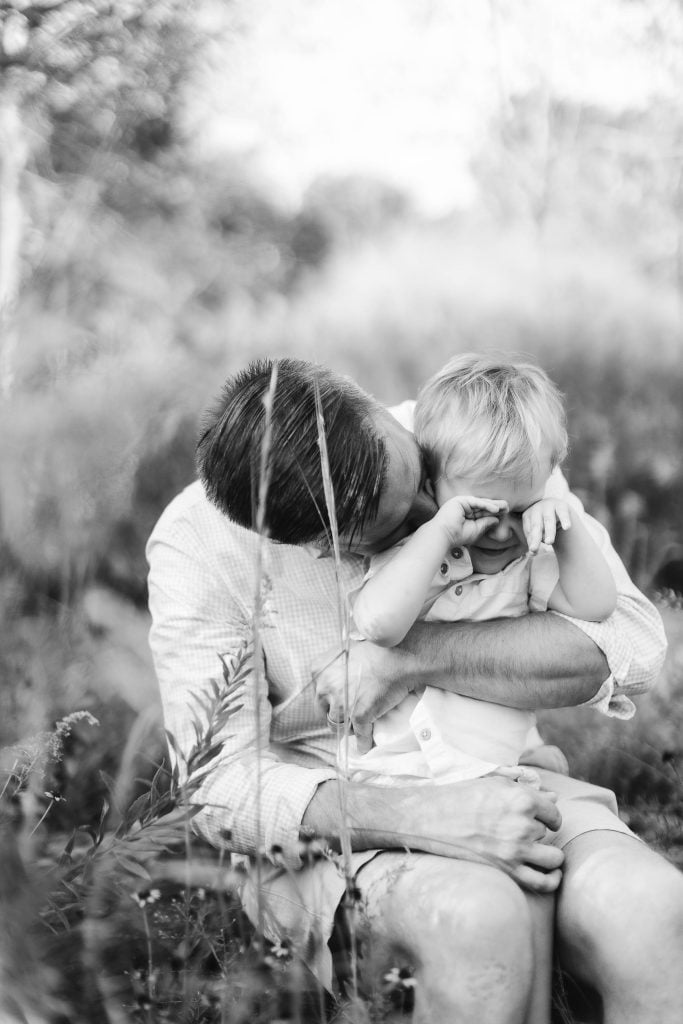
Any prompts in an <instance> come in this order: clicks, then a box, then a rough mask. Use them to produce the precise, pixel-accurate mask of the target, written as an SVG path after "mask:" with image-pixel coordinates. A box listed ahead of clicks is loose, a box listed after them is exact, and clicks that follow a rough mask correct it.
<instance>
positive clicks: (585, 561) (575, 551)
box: [522, 498, 617, 622]
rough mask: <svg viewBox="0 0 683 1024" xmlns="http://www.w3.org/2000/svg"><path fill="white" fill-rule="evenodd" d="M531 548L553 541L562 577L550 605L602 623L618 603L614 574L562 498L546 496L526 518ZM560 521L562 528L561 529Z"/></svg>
mask: <svg viewBox="0 0 683 1024" xmlns="http://www.w3.org/2000/svg"><path fill="white" fill-rule="evenodd" d="M522 522H523V525H524V533H525V535H526V539H527V542H528V544H529V551H531V552H532V554H534V553H535V552H536V551H538V548H539V545H540V544H541V541H543V542H545V543H546V544H552V546H553V548H554V550H555V555H556V556H557V563H558V566H559V569H560V579H559V582H558V584H557V586H556V587H555V589H554V590H553V592H552V594H551V595H550V598H549V600H548V607H549V608H550V609H552V610H553V611H556V612H562V613H563V614H564V615H572V616H574V618H577V619H586V620H588V621H593V622H602V620H603V619H606V618H607V617H608V616H609V615H611V614H612V612H613V611H614V609H615V608H616V605H617V588H616V584H615V582H614V577H613V576H612V573H611V572H610V570H609V567H608V565H607V562H606V561H605V559H604V558H603V556H602V554H601V552H600V549H599V548H598V546H597V544H596V543H595V541H594V540H593V538H592V537H591V535H590V534H589V532H588V530H587V529H586V527H585V525H584V524H583V522H582V520H581V517H580V516H579V515H577V513H576V512H575V511H574V510H573V509H572V508H571V507H570V506H569V505H568V504H567V502H565V501H561V500H560V499H559V498H544V499H543V500H542V501H537V502H536V503H535V504H533V505H531V506H530V507H529V508H528V509H527V510H526V511H525V512H524V515H523V517H522ZM558 523H559V525H560V527H561V529H559V530H558V529H557V524H558Z"/></svg>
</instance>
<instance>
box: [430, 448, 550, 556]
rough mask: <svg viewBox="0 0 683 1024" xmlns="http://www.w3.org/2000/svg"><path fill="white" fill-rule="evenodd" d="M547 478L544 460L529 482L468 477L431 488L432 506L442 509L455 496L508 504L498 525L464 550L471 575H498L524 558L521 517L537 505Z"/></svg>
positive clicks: (439, 482) (443, 479) (548, 470)
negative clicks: (470, 562)
mask: <svg viewBox="0 0 683 1024" xmlns="http://www.w3.org/2000/svg"><path fill="white" fill-rule="evenodd" d="M549 476H550V460H549V459H548V458H544V459H543V460H542V462H541V463H540V465H539V468H538V470H537V471H536V473H535V474H534V476H533V477H532V479H531V480H530V481H529V480H526V481H524V480H517V479H514V478H513V479H510V478H503V477H490V478H489V479H484V480H477V479H474V478H472V477H450V478H449V479H446V478H445V477H440V478H439V480H437V482H436V483H435V485H434V491H435V494H436V503H437V505H439V507H440V506H441V505H443V503H444V502H445V501H448V499H449V498H454V497H456V495H466V494H471V495H475V496H476V497H478V498H501V499H503V500H504V501H507V503H508V511H507V512H504V513H503V515H501V516H500V518H499V520H498V523H497V524H496V525H495V526H492V527H491V528H490V529H489V530H487V531H486V533H485V534H484V535H483V536H482V537H480V538H479V540H478V541H477V543H476V544H472V545H470V546H469V548H468V549H467V550H468V551H469V553H470V557H471V559H472V567H473V569H474V571H475V572H481V573H485V574H486V575H490V574H492V573H496V572H500V571H501V570H502V569H504V568H505V566H506V565H509V564H510V562H514V561H515V559H516V558H519V557H520V556H521V555H524V554H526V552H527V550H528V545H527V542H526V537H525V536H524V529H523V526H522V514H523V513H524V512H525V511H526V509H528V507H529V505H533V504H534V502H536V501H540V499H541V498H542V497H543V495H544V492H545V487H546V484H547V482H548V477H549Z"/></svg>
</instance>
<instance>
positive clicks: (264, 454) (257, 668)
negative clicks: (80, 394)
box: [253, 361, 278, 941]
mask: <svg viewBox="0 0 683 1024" xmlns="http://www.w3.org/2000/svg"><path fill="white" fill-rule="evenodd" d="M277 369H278V364H277V361H275V362H274V363H273V369H272V372H271V375H270V385H269V387H268V391H267V392H266V394H265V395H264V396H263V407H264V412H265V418H264V427H263V440H262V442H261V453H260V455H261V457H260V464H259V486H258V502H257V507H256V530H257V533H258V538H259V540H258V552H257V562H256V594H255V596H254V617H253V630H254V685H255V687H256V700H255V701H254V706H255V726H256V891H257V893H258V896H257V899H258V907H257V914H258V917H257V921H258V935H259V941H260V940H261V938H262V936H263V900H262V895H261V882H262V863H261V858H262V856H263V853H262V847H263V839H262V833H263V822H262V814H263V811H262V803H261V801H262V793H261V789H262V764H261V761H262V755H263V736H262V731H261V730H262V722H261V693H262V692H263V689H264V688H265V680H264V678H263V667H262V660H263V659H262V643H261V630H262V628H263V577H264V566H265V552H266V543H267V540H268V525H267V522H266V503H267V500H268V486H269V484H270V450H271V445H272V441H273V399H274V398H275V391H276V389H277Z"/></svg>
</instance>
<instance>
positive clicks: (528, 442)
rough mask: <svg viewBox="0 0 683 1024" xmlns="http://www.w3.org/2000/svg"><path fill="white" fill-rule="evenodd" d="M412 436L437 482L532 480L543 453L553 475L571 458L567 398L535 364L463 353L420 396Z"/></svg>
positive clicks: (450, 362)
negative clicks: (546, 453)
mask: <svg viewBox="0 0 683 1024" xmlns="http://www.w3.org/2000/svg"><path fill="white" fill-rule="evenodd" d="M415 435H416V437H417V440H418V442H419V443H420V445H421V447H422V449H423V451H424V453H425V457H426V459H427V465H428V467H429V471H430V473H431V475H432V477H433V479H438V478H439V477H446V478H448V477H458V476H462V477H469V478H474V479H479V480H484V479H486V478H488V477H494V476H496V477H505V478H512V477H519V478H520V479H524V480H527V479H531V477H532V476H533V474H534V472H535V471H536V469H537V468H538V464H539V457H540V454H541V449H542V448H543V447H544V446H546V447H547V449H548V450H549V455H550V466H551V469H554V468H555V466H557V465H559V464H560V463H561V462H562V460H563V459H564V457H565V455H566V454H567V430H566V426H565V412H564V406H563V404H562V395H561V393H560V391H559V390H558V389H557V388H556V387H555V385H554V384H553V382H552V381H551V380H550V378H549V377H548V375H547V374H546V373H545V372H544V371H543V370H542V369H541V368H540V367H538V366H534V365H533V364H531V363H524V362H517V361H513V360H510V359H509V357H504V358H501V357H500V356H496V355H487V354H480V353H476V352H466V353H463V354H462V355H459V356H455V357H454V358H453V359H451V360H450V361H449V362H448V363H446V365H445V366H444V367H442V369H441V370H439V371H438V372H437V373H435V374H434V376H433V377H431V378H430V380H428V381H427V383H426V384H425V385H424V387H423V388H422V389H421V391H420V393H419V395H418V398H417V403H416V406H415Z"/></svg>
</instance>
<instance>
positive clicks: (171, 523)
mask: <svg viewBox="0 0 683 1024" xmlns="http://www.w3.org/2000/svg"><path fill="white" fill-rule="evenodd" d="M244 532H246V531H244V530H242V528H241V527H239V526H238V525H237V524H236V523H233V522H232V521H231V520H230V519H229V518H228V516H226V515H224V514H223V513H222V512H221V511H220V510H219V509H218V508H216V506H215V505H214V504H213V503H212V502H211V501H209V498H208V497H207V495H206V491H205V490H204V486H203V484H202V482H201V481H200V480H195V481H194V483H191V484H189V486H187V487H186V488H185V489H184V490H182V491H181V492H180V494H177V495H176V497H175V498H173V500H172V501H171V502H170V503H169V504H168V505H167V506H166V508H165V509H164V511H163V512H162V514H161V516H160V518H159V520H158V522H157V524H156V526H155V527H154V529H153V531H152V535H151V537H150V541H155V540H160V539H169V538H171V537H179V536H182V535H190V534H192V535H194V536H196V537H201V538H203V539H204V541H205V542H207V543H208V542H210V541H211V539H212V538H220V539H221V540H222V541H223V542H225V541H226V540H227V539H229V538H230V537H232V536H237V534H238V533H244Z"/></svg>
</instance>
